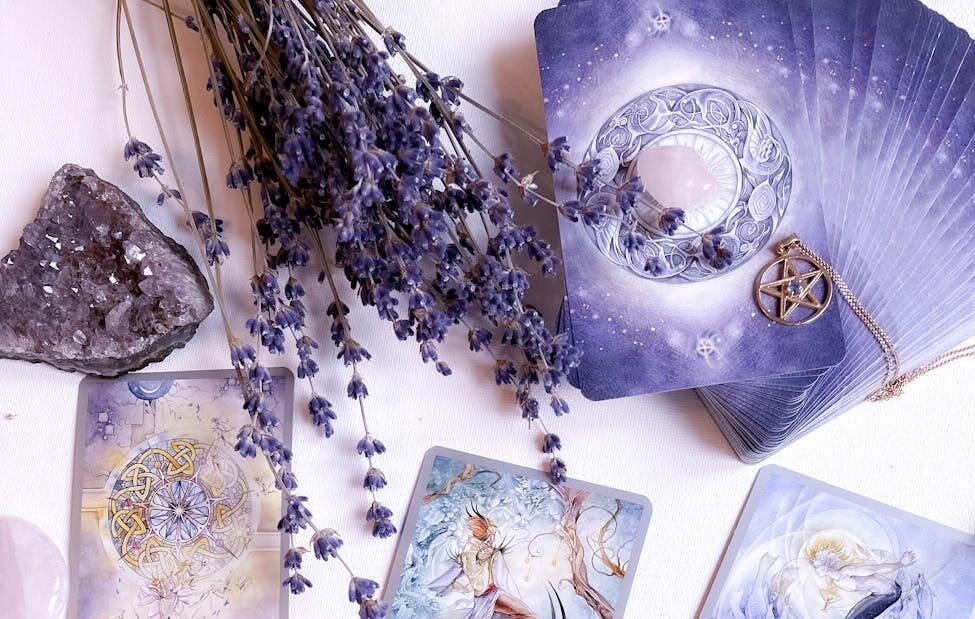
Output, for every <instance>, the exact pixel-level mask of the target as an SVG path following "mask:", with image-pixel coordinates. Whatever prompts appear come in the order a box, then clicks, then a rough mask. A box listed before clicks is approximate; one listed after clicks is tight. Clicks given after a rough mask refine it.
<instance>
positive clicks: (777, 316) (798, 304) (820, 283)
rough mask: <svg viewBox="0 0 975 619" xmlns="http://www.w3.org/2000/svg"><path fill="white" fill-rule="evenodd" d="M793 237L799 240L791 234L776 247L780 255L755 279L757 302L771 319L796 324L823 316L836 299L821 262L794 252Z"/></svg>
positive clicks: (830, 280)
mask: <svg viewBox="0 0 975 619" xmlns="http://www.w3.org/2000/svg"><path fill="white" fill-rule="evenodd" d="M793 239H795V240H796V241H797V240H798V239H796V237H789V239H786V240H785V241H783V242H782V243H780V244H779V245H778V246H777V247H776V251H777V253H778V254H779V257H778V258H776V259H775V260H773V261H772V262H770V263H768V264H767V265H766V266H765V268H764V269H762V270H761V271H760V272H759V274H758V277H756V278H755V302H756V303H757V304H758V307H759V308H760V309H761V310H762V313H763V314H764V315H765V317H766V318H768V319H769V320H772V321H774V322H776V323H778V324H780V325H786V326H792V327H795V326H799V325H806V324H809V323H811V322H813V321H815V320H817V319H818V318H819V317H820V316H822V315H823V313H824V312H825V311H826V308H828V307H829V304H830V303H831V302H832V300H833V282H832V279H831V278H830V277H829V274H828V273H827V272H826V271H825V270H824V269H823V268H822V266H821V265H820V264H819V263H817V262H816V261H814V260H811V259H810V258H807V257H805V256H801V255H798V254H796V253H794V252H793V251H792V247H793ZM766 297H770V298H771V299H772V302H771V303H770V302H769V299H766Z"/></svg>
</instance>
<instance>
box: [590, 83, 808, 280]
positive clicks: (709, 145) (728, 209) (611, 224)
mask: <svg viewBox="0 0 975 619" xmlns="http://www.w3.org/2000/svg"><path fill="white" fill-rule="evenodd" d="M586 159H587V160H595V161H596V162H598V164H599V167H598V169H599V177H600V179H601V180H603V181H604V182H603V183H598V184H597V187H596V188H595V189H594V190H590V191H583V192H581V193H580V195H579V201H580V202H582V203H583V204H591V203H602V204H604V205H605V206H606V207H607V208H608V209H609V213H610V215H611V216H610V217H607V218H606V219H605V220H604V222H603V223H602V224H601V225H600V226H599V227H597V228H589V231H590V235H591V238H592V239H593V241H594V242H595V244H596V246H597V247H598V248H599V250H600V251H601V252H602V253H603V255H605V256H606V257H607V258H609V259H610V260H612V261H613V262H614V263H616V264H618V265H620V266H622V267H624V268H626V269H628V270H629V271H631V272H633V273H635V274H637V275H639V276H640V277H644V278H648V279H654V280H659V281H666V282H674V283H681V282H694V281H702V280H707V279H710V278H712V277H715V276H717V275H719V274H721V273H724V272H727V271H729V270H730V269H733V268H735V267H737V266H739V265H741V264H742V263H744V262H746V261H747V260H748V259H749V258H751V256H753V255H754V254H755V253H756V252H758V251H759V250H760V249H762V247H764V246H765V244H766V243H767V242H768V240H769V238H770V237H771V236H772V233H773V232H774V231H775V229H776V227H777V226H778V224H779V222H780V221H781V220H782V217H783V216H784V214H785V211H786V208H787V207H788V204H789V197H790V194H791V191H792V162H791V159H790V157H789V151H788V148H787V146H786V144H785V141H784V139H783V137H782V134H781V133H780V132H779V130H778V128H777V127H776V126H775V123H773V122H772V119H771V118H769V117H768V115H767V114H765V112H763V111H762V110H761V109H759V108H758V107H757V106H756V105H755V104H753V103H751V102H750V101H747V100H745V99H742V98H741V97H739V96H738V95H736V94H735V93H733V92H731V91H729V90H726V89H723V88H715V87H713V86H702V85H696V84H682V85H677V86H667V87H664V88H658V89H656V90H652V91H650V92H648V93H646V94H643V95H641V96H639V97H637V98H636V99H634V100H632V101H630V102H629V103H627V104H626V105H624V106H623V107H622V108H620V109H619V110H618V111H617V112H616V113H615V114H613V115H612V116H611V117H610V118H609V119H608V120H607V121H606V122H605V123H603V125H602V127H601V128H600V129H599V132H598V133H597V134H596V138H595V139H594V140H593V142H592V144H591V145H590V147H589V150H588V152H587V154H586ZM634 176H639V177H640V179H641V180H642V182H643V185H644V187H645V189H646V191H645V192H644V193H643V194H642V196H641V197H640V199H639V200H638V201H637V204H636V206H635V208H634V209H633V210H632V211H631V212H630V213H626V214H624V213H622V212H620V209H619V206H618V200H617V198H616V189H615V187H619V186H621V185H623V184H624V183H625V182H626V181H628V180H629V179H631V178H632V177H634ZM607 185H609V186H607ZM667 209H679V210H680V211H683V213H684V220H683V223H682V224H681V225H679V226H678V227H677V228H676V229H674V227H673V226H671V229H670V230H667V229H666V228H667V222H666V221H662V220H661V215H662V214H663V213H664V212H665V211H666V210H667ZM634 228H635V229H636V231H638V232H640V233H641V234H642V236H643V237H645V238H646V239H647V240H648V242H647V243H646V244H644V245H643V246H642V247H639V248H634V247H633V244H632V243H627V242H626V236H627V234H628V232H629V231H630V230H632V229H634ZM719 228H720V230H721V235H722V238H723V239H724V242H725V247H727V248H728V249H729V250H730V251H731V253H732V258H731V264H730V267H726V268H721V269H718V268H715V267H714V266H712V265H711V264H709V263H708V261H707V260H704V259H702V251H701V244H702V235H703V234H706V233H709V232H711V231H715V230H716V229H719ZM648 264H653V268H648Z"/></svg>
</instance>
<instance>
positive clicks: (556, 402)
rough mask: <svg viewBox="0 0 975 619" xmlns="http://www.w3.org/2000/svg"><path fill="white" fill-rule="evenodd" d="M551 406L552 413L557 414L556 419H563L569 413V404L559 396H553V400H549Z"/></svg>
mask: <svg viewBox="0 0 975 619" xmlns="http://www.w3.org/2000/svg"><path fill="white" fill-rule="evenodd" d="M549 406H551V407H552V412H553V413H555V416H556V417H561V416H562V415H565V414H567V413H568V412H569V403H568V402H566V401H565V400H563V399H562V398H560V397H559V396H557V395H553V396H552V399H551V400H549Z"/></svg>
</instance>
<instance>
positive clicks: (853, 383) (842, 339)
mask: <svg viewBox="0 0 975 619" xmlns="http://www.w3.org/2000/svg"><path fill="white" fill-rule="evenodd" d="M535 29H536V40H537V46H538V56H539V67H540V72H541V78H542V91H543V95H544V98H545V109H546V115H547V122H548V131H549V136H550V137H551V138H553V139H554V138H556V137H561V136H565V137H566V138H567V139H568V142H569V143H570V144H572V145H573V146H574V150H573V159H574V160H576V161H592V162H596V163H598V171H599V178H598V181H599V182H597V183H594V184H589V183H585V182H579V179H578V174H577V172H575V171H574V170H572V169H571V168H568V167H567V168H566V169H563V170H562V171H560V172H558V173H556V176H555V185H556V187H555V189H556V194H557V197H558V199H559V200H560V201H562V202H566V201H577V202H578V203H579V205H580V208H582V209H583V210H585V209H590V211H599V212H606V213H607V216H606V217H605V218H603V219H602V221H601V222H600V223H599V224H598V225H589V226H584V225H581V224H578V223H571V222H563V223H562V224H561V226H562V228H561V235H562V245H563V253H564V257H565V263H566V288H567V296H566V301H565V304H564V307H563V312H562V318H561V326H562V329H563V330H564V331H565V332H566V333H567V334H568V335H569V336H570V337H571V338H572V340H573V341H574V343H575V345H576V346H577V347H578V348H579V349H580V350H581V351H582V352H583V355H584V356H583V362H582V365H581V366H580V368H579V370H578V372H577V374H576V375H575V376H574V377H573V380H574V382H575V383H576V384H577V385H578V386H579V387H580V388H581V389H582V391H583V393H584V394H585V395H586V396H587V397H589V398H591V399H596V400H600V399H609V398H615V397H621V396H626V395H632V394H638V393H651V392H661V391H669V390H674V389H685V388H695V389H697V392H698V393H699V394H700V396H701V398H702V400H703V401H704V403H705V404H706V405H707V407H708V409H709V410H710V411H711V414H712V415H713V417H714V419H715V421H716V422H717V423H718V425H719V426H720V427H721V430H722V432H723V433H724V434H725V436H726V437H727V438H728V440H729V442H730V443H731V445H732V446H733V447H734V449H735V451H736V453H737V454H738V455H739V457H741V458H742V459H743V460H745V461H749V462H752V461H757V460H761V459H763V458H764V457H766V456H768V455H769V454H771V453H773V452H775V451H776V450H778V449H780V448H782V447H783V446H785V445H787V444H788V443H790V442H792V441H794V440H796V439H797V438H798V437H800V436H802V435H803V434H805V433H807V432H809V431H810V430H812V429H814V428H816V427H817V426H819V425H820V424H822V423H824V422H826V421H828V420H829V419H831V418H833V417H834V416H836V415H838V414H840V413H841V412H843V411H845V410H847V409H849V408H851V407H852V406H854V405H856V404H857V403H859V402H862V401H863V400H864V399H866V398H867V397H869V396H870V395H871V394H872V393H873V392H875V391H876V390H877V389H878V388H879V387H881V386H882V385H883V383H884V381H885V378H886V376H887V363H886V360H885V356H884V354H883V352H882V350H881V347H880V346H879V345H878V340H877V338H876V337H875V336H874V335H873V334H871V332H870V331H869V330H868V329H867V328H866V326H865V324H864V321H863V320H861V318H860V317H858V316H857V315H856V313H855V312H854V311H853V310H852V309H851V306H850V304H849V303H848V302H847V301H846V300H845V299H844V297H843V295H842V294H841V293H840V287H839V284H838V282H836V281H835V280H834V279H833V278H831V277H830V276H829V272H828V269H824V268H823V266H824V265H828V266H830V267H832V268H833V269H835V272H837V273H839V274H840V276H841V277H842V279H843V280H845V282H846V283H847V284H848V285H849V287H850V289H851V290H852V291H853V293H854V294H855V296H856V298H857V299H859V301H860V303H862V305H863V307H864V308H865V309H866V311H867V312H868V313H869V314H870V315H871V316H872V317H873V318H874V319H875V320H876V322H877V323H878V324H879V325H880V326H881V327H882V329H883V330H884V332H885V333H886V334H887V335H888V336H889V338H890V340H891V341H892V342H893V343H894V345H895V346H896V350H897V352H898V353H899V357H900V362H901V370H902V372H908V371H911V370H912V369H915V368H918V367H920V366H923V365H925V364H927V363H928V362H930V361H931V360H933V359H935V358H936V357H938V356H939V355H941V354H942V353H945V352H946V351H948V350H949V349H951V348H952V347H954V346H956V345H958V344H959V343H961V342H963V341H965V340H967V339H968V338H970V337H972V336H975V320H973V314H975V285H973V281H972V278H973V275H975V268H973V266H975V264H973V263H975V43H973V41H972V39H971V37H970V36H969V35H968V34H967V33H966V32H965V31H963V30H962V29H960V28H958V27H957V26H955V25H953V24H952V23H950V22H949V21H948V20H947V19H945V18H944V17H942V16H940V15H938V14H937V13H935V12H934V11H932V10H930V9H929V8H927V7H926V6H925V5H924V4H922V3H921V2H917V1H915V0H858V1H851V0H752V1H749V2H737V1H733V0H588V1H587V0H563V3H562V5H560V6H559V7H556V8H553V9H550V10H548V11H545V12H543V13H541V14H540V15H539V16H538V18H537V20H536V25H535ZM635 177H639V178H640V179H641V181H642V184H643V187H644V192H643V193H642V194H641V197H640V198H639V199H638V200H637V201H636V203H635V204H633V205H628V204H626V203H625V201H623V202H622V203H621V200H620V195H621V191H622V189H624V188H626V187H628V186H629V187H631V186H632V185H629V183H630V181H632V180H633V179H634V178H635ZM792 237H798V238H799V239H801V241H802V244H803V246H804V247H807V248H808V249H809V250H810V251H811V252H813V253H815V254H816V255H817V256H818V258H819V261H818V262H817V261H816V260H809V259H808V258H807V257H805V256H804V255H801V254H798V253H792V252H791V251H790V250H789V249H788V246H784V242H786V241H787V240H788V239H790V238H792ZM778 249H781V251H777V250H778Z"/></svg>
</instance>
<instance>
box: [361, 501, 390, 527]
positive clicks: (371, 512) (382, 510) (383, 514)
mask: <svg viewBox="0 0 975 619" xmlns="http://www.w3.org/2000/svg"><path fill="white" fill-rule="evenodd" d="M392 516H393V512H392V510H390V509H389V508H388V507H386V506H384V505H381V504H380V503H379V502H378V501H373V502H372V505H370V506H369V509H368V510H366V521H367V522H378V521H380V520H389V519H390V518H392Z"/></svg>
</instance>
